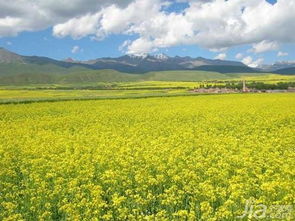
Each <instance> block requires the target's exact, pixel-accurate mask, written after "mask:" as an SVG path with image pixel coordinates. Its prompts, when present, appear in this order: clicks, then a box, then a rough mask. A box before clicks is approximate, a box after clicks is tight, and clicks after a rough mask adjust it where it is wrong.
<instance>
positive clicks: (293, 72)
mask: <svg viewBox="0 0 295 221" xmlns="http://www.w3.org/2000/svg"><path fill="white" fill-rule="evenodd" d="M274 73H276V74H283V75H295V67H290V68H284V69H279V70H276V71H274Z"/></svg>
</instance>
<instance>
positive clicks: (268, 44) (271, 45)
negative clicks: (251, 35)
mask: <svg viewBox="0 0 295 221" xmlns="http://www.w3.org/2000/svg"><path fill="white" fill-rule="evenodd" d="M278 49H279V44H278V43H277V42H274V41H267V40H263V41H261V42H259V43H257V44H253V46H252V49H250V52H254V53H263V52H267V51H276V50H278Z"/></svg>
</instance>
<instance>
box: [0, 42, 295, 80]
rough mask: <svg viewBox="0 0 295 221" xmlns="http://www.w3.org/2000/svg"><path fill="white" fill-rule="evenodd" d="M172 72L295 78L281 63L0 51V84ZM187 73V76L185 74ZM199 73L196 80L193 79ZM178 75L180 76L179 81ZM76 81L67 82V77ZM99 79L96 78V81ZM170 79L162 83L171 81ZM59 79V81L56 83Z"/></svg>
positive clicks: (214, 76) (294, 68)
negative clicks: (257, 64)
mask: <svg viewBox="0 0 295 221" xmlns="http://www.w3.org/2000/svg"><path fill="white" fill-rule="evenodd" d="M169 71H170V72H173V76H174V77H173V79H179V80H192V81H193V80H198V79H199V76H200V75H203V76H205V75H204V73H207V74H209V73H211V74H209V75H208V77H205V79H224V78H227V74H232V73H249V74H250V73H265V72H268V73H276V74H283V75H293V74H295V62H294V63H292V62H280V63H275V64H273V65H268V66H267V65H265V66H262V67H261V68H259V69H254V68H251V67H248V66H247V65H245V64H243V63H242V62H238V61H227V60H219V59H214V60H212V59H206V58H203V57H197V58H192V57H188V56H187V57H179V56H175V57H169V56H167V55H164V54H157V55H143V56H135V55H124V56H121V57H117V58H110V57H106V58H98V59H94V60H88V61H77V60H74V59H72V58H68V59H65V60H62V61H60V60H55V59H51V58H48V57H40V56H22V55H19V54H16V53H13V52H11V51H8V50H7V49H4V48H0V84H2V85H3V84H6V83H9V82H10V83H17V82H27V83H28V82H29V83H30V82H31V83H59V82H60V81H77V82H79V79H80V80H81V81H85V78H86V80H88V81H90V82H91V81H92V80H96V81H98V80H100V79H101V76H103V79H108V80H107V81H121V80H123V81H124V80H125V79H128V80H134V79H143V80H159V79H162V77H163V74H160V75H161V78H159V74H155V73H157V72H169ZM185 73H186V74H185ZM193 73H195V74H193ZM196 73H198V76H195V75H196ZM177 75H181V76H180V78H178V76H177ZM71 76H72V77H73V78H74V79H75V80H69V78H70V77H71ZM98 76H99V78H98ZM171 76H172V75H170V76H169V77H168V78H167V76H165V77H164V80H169V79H171ZM57 79H58V80H57Z"/></svg>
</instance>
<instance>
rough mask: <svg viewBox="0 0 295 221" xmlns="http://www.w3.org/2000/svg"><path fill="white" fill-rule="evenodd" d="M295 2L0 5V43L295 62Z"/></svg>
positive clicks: (72, 53)
mask: <svg viewBox="0 0 295 221" xmlns="http://www.w3.org/2000/svg"><path fill="white" fill-rule="evenodd" d="M294 12H295V0H63V1H57V0H45V1H44V0H13V1H8V0H0V46H2V47H5V48H7V49H9V50H12V51H15V52H17V53H20V54H24V55H42V56H48V57H52V58H56V59H64V58H66V57H73V58H75V59H83V60H85V59H92V58H97V57H105V56H111V57H115V56H120V55H123V54H144V53H165V54H167V55H170V56H175V55H180V56H187V55H188V56H192V57H198V56H203V57H206V58H218V59H230V60H239V61H243V62H244V63H246V64H248V65H250V66H253V67H254V66H257V65H259V64H261V63H273V62H275V61H277V60H289V61H293V60H295V32H294V30H295V13H294Z"/></svg>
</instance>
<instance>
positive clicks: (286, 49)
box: [0, 0, 295, 63]
mask: <svg viewBox="0 0 295 221" xmlns="http://www.w3.org/2000/svg"><path fill="white" fill-rule="evenodd" d="M230 1H234V0H230ZM261 1H262V0H261ZM267 1H268V2H270V3H272V4H275V3H276V1H275V0H267ZM188 7H189V3H187V2H184V3H175V2H173V3H172V4H170V5H169V6H165V7H164V9H161V10H162V11H164V12H163V13H166V14H169V13H173V12H174V13H178V14H179V13H182V12H183V11H184V10H185V9H186V8H188ZM0 17H1V16H0ZM0 24H1V23H0ZM54 25H55V24H54ZM54 25H47V26H48V27H44V28H38V29H37V30H33V31H27V30H23V31H19V32H18V33H17V34H16V35H15V36H2V37H0V46H1V47H5V48H7V49H8V50H11V51H14V52H16V53H19V54H22V55H38V56H47V57H51V58H55V59H64V58H67V57H72V58H74V59H78V60H87V59H94V58H98V57H117V56H121V55H124V53H126V51H122V50H120V49H119V48H120V46H121V45H122V44H123V43H124V42H125V41H130V42H132V41H135V40H136V39H137V38H139V37H140V34H138V33H131V34H126V33H110V34H108V35H106V36H104V39H102V40H93V35H86V36H83V37H81V38H79V39H74V38H73V36H71V34H68V35H67V36H62V37H60V36H56V35H53V26H54ZM0 30H1V25H0ZM0 33H1V32H0ZM75 46H76V47H77V46H78V47H77V48H78V49H77V50H76V51H75V52H74V51H73V48H74V47H75ZM252 46H253V44H251V43H250V44H236V45H233V46H230V47H228V48H227V49H226V50H224V51H222V50H219V51H216V50H214V51H212V50H210V49H208V48H206V47H204V46H203V45H199V44H198V43H196V44H193V43H191V44H190V43H188V44H187V43H186V44H183V43H179V44H175V45H171V46H167V47H158V48H157V49H156V51H155V50H153V51H154V52H153V53H165V54H167V55H169V56H176V55H179V56H191V57H198V56H201V57H206V58H215V57H216V56H218V55H221V57H222V55H223V54H225V55H226V57H225V59H228V60H239V59H237V58H236V56H237V54H239V53H240V54H242V56H243V57H248V56H250V57H251V58H252V59H253V61H254V60H257V59H260V58H261V59H263V63H273V62H275V61H278V60H295V44H294V43H293V42H290V43H286V42H279V48H276V50H268V51H263V52H260V53H254V52H253V51H251V48H252ZM279 52H281V54H282V55H284V56H278V53H279Z"/></svg>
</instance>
